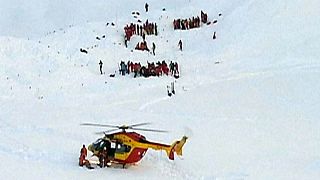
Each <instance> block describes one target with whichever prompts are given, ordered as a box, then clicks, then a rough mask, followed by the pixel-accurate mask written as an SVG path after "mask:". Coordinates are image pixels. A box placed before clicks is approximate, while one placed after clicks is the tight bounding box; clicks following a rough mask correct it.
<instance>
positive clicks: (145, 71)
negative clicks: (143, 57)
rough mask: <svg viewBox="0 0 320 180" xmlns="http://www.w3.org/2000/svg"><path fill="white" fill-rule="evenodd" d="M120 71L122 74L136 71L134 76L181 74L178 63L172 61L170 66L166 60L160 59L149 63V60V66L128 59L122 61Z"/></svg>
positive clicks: (176, 75)
mask: <svg viewBox="0 0 320 180" xmlns="http://www.w3.org/2000/svg"><path fill="white" fill-rule="evenodd" d="M119 72H120V74H121V75H123V76H124V75H126V74H130V73H134V77H137V76H143V77H150V76H161V75H172V76H175V77H178V76H179V70H178V63H177V62H172V61H171V62H170V64H169V67H168V65H167V63H166V62H165V61H162V62H160V61H158V62H157V63H154V62H152V63H149V62H147V66H142V65H141V63H140V62H139V63H133V62H131V61H128V62H127V63H125V62H124V61H121V62H120V67H119Z"/></svg>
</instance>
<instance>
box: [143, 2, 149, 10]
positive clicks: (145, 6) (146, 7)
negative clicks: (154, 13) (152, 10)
mask: <svg viewBox="0 0 320 180" xmlns="http://www.w3.org/2000/svg"><path fill="white" fill-rule="evenodd" d="M144 8H145V9H146V12H148V8H149V4H148V3H146V4H145V5H144Z"/></svg>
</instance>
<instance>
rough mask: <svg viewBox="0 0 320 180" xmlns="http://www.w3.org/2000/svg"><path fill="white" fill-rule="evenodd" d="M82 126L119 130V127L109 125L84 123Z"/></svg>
mask: <svg viewBox="0 0 320 180" xmlns="http://www.w3.org/2000/svg"><path fill="white" fill-rule="evenodd" d="M80 125H81V126H96V127H110V128H119V126H114V125H107V124H96V123H82V124H80Z"/></svg>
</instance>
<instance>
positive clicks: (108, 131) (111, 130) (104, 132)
mask: <svg viewBox="0 0 320 180" xmlns="http://www.w3.org/2000/svg"><path fill="white" fill-rule="evenodd" d="M117 130H119V129H110V130H107V131H100V132H96V133H95V134H99V135H100V134H106V133H110V132H113V131H117Z"/></svg>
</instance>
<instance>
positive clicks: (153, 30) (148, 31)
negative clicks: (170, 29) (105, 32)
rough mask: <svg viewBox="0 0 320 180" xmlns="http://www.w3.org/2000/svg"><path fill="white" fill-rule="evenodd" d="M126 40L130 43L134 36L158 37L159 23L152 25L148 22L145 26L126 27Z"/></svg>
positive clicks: (132, 24)
mask: <svg viewBox="0 0 320 180" xmlns="http://www.w3.org/2000/svg"><path fill="white" fill-rule="evenodd" d="M124 33H125V39H126V40H127V41H130V39H131V37H132V36H133V35H138V36H142V37H143V36H145V35H156V36H157V35H158V26H157V23H150V22H149V21H148V20H146V22H145V23H143V25H139V24H134V23H131V24H130V25H126V26H125V27H124Z"/></svg>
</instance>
